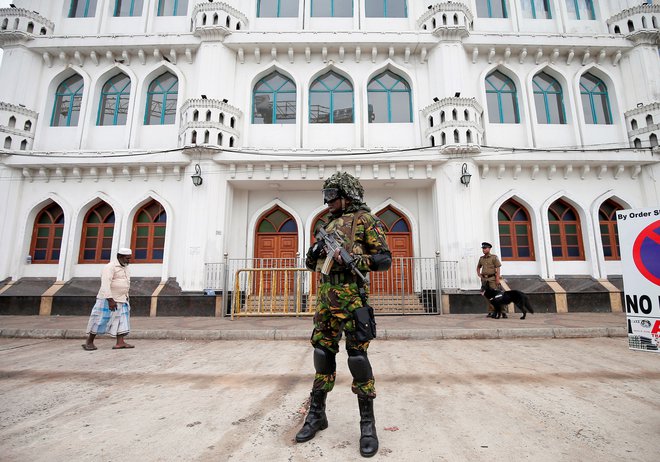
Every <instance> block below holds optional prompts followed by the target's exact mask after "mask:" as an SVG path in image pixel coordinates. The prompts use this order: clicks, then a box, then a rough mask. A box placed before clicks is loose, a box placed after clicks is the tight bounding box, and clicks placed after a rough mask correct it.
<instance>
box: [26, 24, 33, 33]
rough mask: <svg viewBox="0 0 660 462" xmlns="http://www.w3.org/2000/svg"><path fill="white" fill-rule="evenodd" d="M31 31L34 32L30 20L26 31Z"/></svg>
mask: <svg viewBox="0 0 660 462" xmlns="http://www.w3.org/2000/svg"><path fill="white" fill-rule="evenodd" d="M33 32H34V23H33V22H32V21H30V22H29V23H28V25H27V33H28V34H31V33H33Z"/></svg>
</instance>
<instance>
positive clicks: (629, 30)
mask: <svg viewBox="0 0 660 462" xmlns="http://www.w3.org/2000/svg"><path fill="white" fill-rule="evenodd" d="M628 32H635V24H634V23H633V22H632V20H630V19H629V20H628Z"/></svg>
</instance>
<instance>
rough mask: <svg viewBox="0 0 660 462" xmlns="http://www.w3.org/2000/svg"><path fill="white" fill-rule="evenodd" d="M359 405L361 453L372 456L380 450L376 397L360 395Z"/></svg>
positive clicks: (364, 455) (363, 455)
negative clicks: (375, 408) (375, 415)
mask: <svg viewBox="0 0 660 462" xmlns="http://www.w3.org/2000/svg"><path fill="white" fill-rule="evenodd" d="M358 405H359V406H360V454H361V455H362V457H372V456H373V455H375V454H376V453H377V452H378V435H376V418H375V417H374V399H373V398H369V397H368V396H358Z"/></svg>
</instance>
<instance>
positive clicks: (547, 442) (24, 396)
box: [0, 338, 660, 462]
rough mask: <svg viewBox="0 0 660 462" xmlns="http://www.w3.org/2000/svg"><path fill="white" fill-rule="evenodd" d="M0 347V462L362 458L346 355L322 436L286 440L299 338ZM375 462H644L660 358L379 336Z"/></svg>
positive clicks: (620, 343) (609, 345) (294, 412)
mask: <svg viewBox="0 0 660 462" xmlns="http://www.w3.org/2000/svg"><path fill="white" fill-rule="evenodd" d="M134 342H135V343H136V345H137V348H136V349H134V350H119V351H113V350H111V349H110V347H111V346H112V340H110V339H100V340H98V341H97V344H98V346H99V350H98V351H95V352H85V351H83V350H82V349H81V347H80V343H81V342H80V341H79V340H61V339H60V340H48V339H0V416H2V418H1V419H0V454H1V455H0V459H2V460H3V461H30V462H33V461H34V462H36V461H48V462H52V461H65V460H66V461H93V460H98V461H104V462H108V461H241V462H250V461H312V460H330V457H334V460H336V461H342V462H343V461H354V460H360V459H361V458H360V456H359V452H358V447H357V441H358V436H359V429H358V424H357V421H358V411H357V402H356V401H357V400H356V399H355V397H354V396H353V395H352V394H351V392H350V380H349V373H348V368H347V366H346V356H345V353H344V352H342V353H340V355H339V357H338V359H339V361H338V375H339V379H338V382H337V387H336V389H335V391H333V392H332V393H331V394H330V395H329V397H328V418H329V420H330V427H329V428H328V429H327V430H325V431H323V432H321V433H320V434H319V435H318V436H317V438H315V439H314V440H312V441H310V442H308V443H304V444H295V443H294V441H293V436H294V435H295V432H296V431H297V430H298V428H299V426H300V424H301V421H302V419H303V416H304V412H305V409H304V407H305V402H306V398H307V396H308V392H309V387H310V385H311V379H312V376H311V371H312V361H311V351H310V348H309V346H308V344H307V343H306V342H305V341H299V340H296V341H286V340H283V341H277V342H275V341H174V340H134ZM370 357H371V359H372V362H373V365H374V369H375V371H376V373H377V376H376V378H377V387H378V392H379V397H378V399H377V400H376V402H375V409H376V417H377V423H378V431H379V435H380V440H381V448H380V451H379V453H378V454H377V455H376V456H375V457H374V458H373V459H372V460H377V461H430V462H436V461H467V460H471V461H489V462H491V461H500V460H511V461H519V460H520V461H522V460H525V461H535V462H537V461H552V462H557V461H592V460H597V461H599V462H607V461H621V460H626V461H649V460H657V457H658V454H659V453H660V438H659V435H660V355H659V354H654V353H644V352H633V351H630V350H628V348H627V339H626V338H583V339H510V340H509V339H500V340H443V341H436V340H417V341H405V340H387V341H385V340H380V341H376V342H374V343H373V345H372V348H371V351H370Z"/></svg>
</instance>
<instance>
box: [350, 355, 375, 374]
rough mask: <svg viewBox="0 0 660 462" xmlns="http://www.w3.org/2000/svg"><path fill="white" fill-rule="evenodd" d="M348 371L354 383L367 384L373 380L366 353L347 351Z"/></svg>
mask: <svg viewBox="0 0 660 462" xmlns="http://www.w3.org/2000/svg"><path fill="white" fill-rule="evenodd" d="M348 369H349V370H350V371H351V375H353V379H355V381H356V382H367V381H368V380H371V379H373V378H374V373H373V371H372V370H371V363H370V362H369V357H368V356H367V352H366V351H360V350H348Z"/></svg>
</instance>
